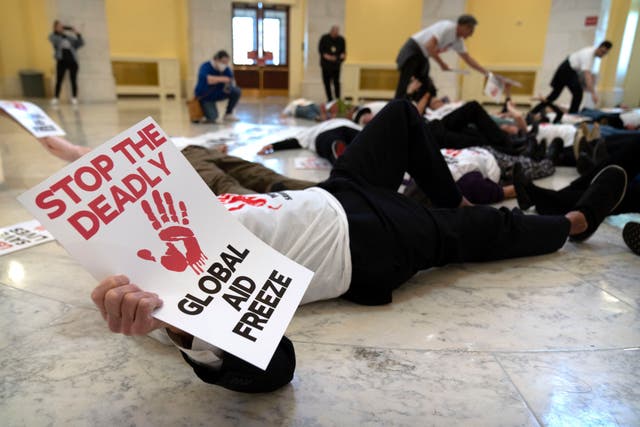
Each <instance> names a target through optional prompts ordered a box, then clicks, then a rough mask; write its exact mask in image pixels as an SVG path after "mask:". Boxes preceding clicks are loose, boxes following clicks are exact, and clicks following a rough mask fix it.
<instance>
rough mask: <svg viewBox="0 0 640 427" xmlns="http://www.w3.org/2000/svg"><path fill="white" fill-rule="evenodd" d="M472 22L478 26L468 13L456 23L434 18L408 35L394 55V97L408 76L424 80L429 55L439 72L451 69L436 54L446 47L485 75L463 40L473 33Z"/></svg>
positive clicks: (399, 95)
mask: <svg viewBox="0 0 640 427" xmlns="http://www.w3.org/2000/svg"><path fill="white" fill-rule="evenodd" d="M476 25H478V21H477V20H476V18H474V17H473V16H471V15H461V16H460V17H459V18H458V22H457V23H455V22H453V21H448V20H444V21H438V22H436V23H435V24H433V25H431V26H429V27H427V28H425V29H423V30H421V31H418V32H417V33H415V34H414V35H412V36H411V37H410V38H409V40H407V42H406V43H405V44H404V45H403V46H402V48H401V49H400V52H399V53H398V57H397V58H396V64H397V65H398V70H400V80H399V81H398V87H397V88H396V95H395V97H396V99H398V98H403V97H404V96H405V93H406V89H407V85H408V84H409V81H410V80H411V77H414V78H416V79H418V80H420V81H427V77H428V76H429V68H430V67H429V58H432V59H433V60H434V61H436V62H437V63H438V65H440V68H442V70H443V71H449V70H451V68H450V67H449V65H447V63H446V62H444V61H443V60H442V58H440V54H441V53H443V52H446V51H447V50H449V49H453V50H455V51H456V52H458V55H460V58H462V59H463V60H464V62H466V63H467V64H468V65H469V66H470V67H471V68H473V69H474V70H478V71H479V72H481V73H482V74H484V75H487V74H488V72H487V70H485V69H484V68H483V67H482V66H481V65H480V64H478V62H477V61H476V60H475V59H473V58H472V57H471V55H469V54H468V53H467V51H466V50H465V47H464V39H466V38H467V37H470V36H471V35H472V34H473V31H474V30H475V28H476Z"/></svg>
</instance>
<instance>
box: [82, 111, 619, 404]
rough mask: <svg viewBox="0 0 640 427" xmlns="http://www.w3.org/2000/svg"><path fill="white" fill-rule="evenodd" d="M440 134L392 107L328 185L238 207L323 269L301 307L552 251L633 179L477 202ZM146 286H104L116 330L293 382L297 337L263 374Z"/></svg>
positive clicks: (383, 299) (259, 384)
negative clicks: (459, 184) (435, 138)
mask: <svg viewBox="0 0 640 427" xmlns="http://www.w3.org/2000/svg"><path fill="white" fill-rule="evenodd" d="M390 140H393V142H394V143H393V144H389V141H390ZM430 140H431V135H430V134H429V131H428V130H427V129H426V128H425V126H423V122H422V117H421V116H420V114H418V112H417V110H416V108H415V107H414V106H413V105H412V104H411V103H409V102H407V101H394V102H391V103H390V104H389V105H388V106H386V107H385V108H384V109H383V110H382V111H381V112H380V113H379V114H378V115H377V116H376V117H375V118H374V119H373V120H372V121H371V122H370V123H369V124H368V125H367V126H366V127H365V128H364V129H363V131H362V132H361V133H360V134H359V135H358V136H357V137H356V139H355V140H354V141H353V142H352V143H351V144H350V145H349V147H347V149H346V151H345V152H344V154H343V155H342V156H340V158H339V159H338V160H337V161H336V163H335V165H334V167H333V169H332V171H331V174H330V176H329V178H328V179H327V180H326V181H324V182H322V183H320V184H318V185H317V187H312V188H309V189H306V190H300V191H286V192H283V193H280V194H281V195H282V197H281V199H282V201H283V203H282V205H283V206H282V208H280V209H278V210H270V209H265V208H264V207H260V206H249V207H248V209H241V210H235V211H232V214H234V215H236V216H237V218H238V220H239V221H240V222H241V223H243V224H244V225H245V226H246V227H247V228H248V229H249V230H251V231H252V232H253V233H255V234H256V235H257V236H258V237H260V238H261V239H263V240H264V241H265V242H266V243H267V244H269V245H271V246H272V247H273V248H274V249H276V250H278V251H280V252H281V253H283V254H285V255H287V256H288V257H290V258H291V259H293V260H294V261H296V262H299V263H300V264H302V265H304V266H305V267H307V268H309V269H310V270H312V271H314V272H315V275H314V277H313V279H312V281H311V283H310V285H309V288H308V290H307V292H306V294H305V296H304V297H303V300H302V303H307V302H311V301H318V300H326V299H331V298H337V297H342V298H345V299H347V300H349V301H353V302H355V303H358V304H366V305H381V304H388V303H390V302H391V300H392V292H393V290H394V289H396V288H397V287H399V286H400V285H402V284H403V283H404V282H405V281H407V280H408V279H409V278H410V277H412V276H413V275H414V274H415V273H416V272H418V271H420V270H424V269H428V268H430V267H435V266H443V265H446V264H448V263H460V262H479V261H492V260H499V259H506V258H512V257H522V256H532V255H539V254H546V253H550V252H554V251H556V250H558V249H559V248H560V247H562V246H563V245H564V243H565V241H566V240H567V238H569V237H571V238H572V239H574V240H578V241H580V240H584V239H586V238H587V237H589V236H590V235H591V234H592V233H593V232H594V231H595V230H596V229H597V228H598V226H599V225H600V223H601V222H602V221H603V219H604V217H605V216H606V215H607V214H608V213H609V211H610V210H611V209H612V208H613V206H614V205H615V204H616V202H617V198H618V197H619V196H620V195H621V194H622V193H623V192H624V188H623V187H625V186H626V178H625V177H621V176H617V175H616V176H613V177H611V176H608V179H607V180H606V182H600V181H598V180H596V181H595V182H594V183H593V184H592V185H591V187H590V189H589V190H588V191H587V192H585V194H584V195H583V197H581V198H580V200H579V201H578V202H577V203H576V206H575V209H573V210H572V211H570V212H568V213H567V214H565V215H561V216H536V215H524V214H523V213H522V212H521V211H520V210H518V209H514V210H511V211H510V210H508V209H506V208H501V209H495V208H492V207H487V206H470V204H469V203H468V202H467V201H466V200H465V199H464V198H463V197H462V196H461V195H460V192H459V191H458V189H457V188H456V186H455V183H454V181H453V178H452V176H451V173H450V172H449V169H448V168H447V165H446V163H445V162H444V159H443V158H442V155H441V154H440V151H439V148H438V147H437V145H436V144H434V143H430ZM405 171H406V172H408V173H410V174H411V176H412V177H413V178H414V179H415V181H416V182H417V184H418V185H419V186H420V187H421V189H422V190H423V191H424V192H425V193H426V194H427V195H428V196H429V197H430V199H431V200H432V202H433V204H434V205H435V206H438V208H433V209H429V208H425V207H424V206H422V205H420V204H419V203H418V202H415V201H413V200H411V199H409V198H407V197H406V196H403V195H402V194H399V193H398V192H397V188H398V186H399V185H400V183H401V181H402V178H403V175H404V173H405ZM276 194H278V193H276ZM284 196H286V197H284ZM212 197H213V195H212ZM285 200H286V201H287V202H288V203H284V201H285ZM278 224H286V227H282V226H278ZM212 232H215V227H212ZM372 236H375V238H372ZM123 273H126V272H123ZM144 288H145V284H144V283H136V284H133V283H130V281H129V280H128V279H127V277H126V276H110V277H107V278H105V279H104V280H103V281H102V282H100V284H99V285H98V286H97V287H96V288H95V289H94V291H93V293H92V300H93V302H94V303H95V304H96V306H97V307H98V309H99V310H100V312H101V313H102V316H103V317H104V319H105V321H106V323H107V324H108V327H109V329H110V330H111V331H112V332H114V333H123V334H126V335H143V334H147V333H150V332H152V331H154V330H156V329H160V330H166V331H167V333H168V334H169V336H170V337H171V338H172V341H173V342H174V343H175V344H176V345H177V346H178V347H179V348H180V349H181V351H182V355H183V357H184V359H185V361H186V362H187V363H188V364H189V365H190V366H191V367H192V368H193V370H194V372H195V373H196V375H197V376H198V377H200V378H201V379H202V380H203V381H206V382H208V383H212V384H217V385H219V386H222V387H226V388H228V389H232V390H236V391H241V392H267V391H272V390H275V389H278V388H280V387H282V386H284V385H286V384H287V383H289V382H290V381H291V379H292V378H293V373H294V370H295V366H296V359H295V352H294V348H293V344H292V343H291V341H290V340H289V339H287V338H286V337H283V338H282V340H281V342H280V343H279V345H278V347H277V349H276V351H275V353H274V355H273V357H272V359H271V361H270V363H269V365H268V367H267V369H266V370H264V371H263V370H260V369H259V368H256V367H254V366H252V365H250V364H248V363H246V362H244V361H242V360H240V359H238V358H237V357H235V356H233V355H231V354H228V353H225V352H223V351H222V350H220V349H218V348H215V347H213V346H210V345H208V344H205V343H203V342H201V341H199V340H198V339H194V338H193V337H192V336H190V335H189V334H187V333H185V332H183V331H181V330H178V329H176V328H173V327H171V326H170V325H167V324H165V323H163V322H161V321H159V320H157V319H154V318H153V317H152V313H153V311H154V309H156V308H158V307H160V306H161V305H162V300H161V299H160V298H159V297H158V295H156V294H153V293H150V292H146V291H145V290H144Z"/></svg>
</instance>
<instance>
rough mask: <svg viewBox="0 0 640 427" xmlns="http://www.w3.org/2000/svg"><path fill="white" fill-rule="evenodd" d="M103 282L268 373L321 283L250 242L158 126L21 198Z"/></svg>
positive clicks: (141, 126)
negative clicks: (154, 301) (138, 292)
mask: <svg viewBox="0 0 640 427" xmlns="http://www.w3.org/2000/svg"><path fill="white" fill-rule="evenodd" d="M19 200H20V202H21V203H22V204H23V205H24V206H25V207H26V208H27V209H29V211H31V212H32V213H33V215H34V216H35V217H36V218H38V219H39V220H40V222H41V223H42V224H43V225H44V226H45V227H46V228H47V229H48V230H49V231H51V233H52V234H53V235H54V236H56V238H57V239H58V241H59V242H60V243H61V244H62V245H63V246H64V247H65V248H66V249H67V251H69V253H70V254H71V255H72V256H73V257H74V258H76V259H77V260H78V261H79V262H80V263H81V264H82V265H83V266H84V267H85V268H86V269H87V270H88V271H89V272H90V273H91V274H92V275H93V276H94V277H95V278H96V279H97V280H102V279H104V278H105V277H106V276H108V275H112V274H126V275H127V276H128V277H129V278H130V279H131V281H132V282H133V283H135V284H138V285H139V286H141V287H142V288H143V289H145V290H148V291H151V292H155V293H157V294H158V295H160V297H161V298H162V299H163V301H164V305H163V307H162V308H161V309H159V310H158V311H156V313H155V314H154V316H155V317H156V318H158V319H160V320H162V321H164V322H167V323H169V324H171V325H174V326H175V327H177V328H180V329H182V330H184V331H187V332H189V333H191V334H192V335H194V336H196V337H198V338H200V339H202V340H204V341H207V342H209V343H211V344H213V345H215V346H218V347H220V348H222V349H223V350H225V351H227V352H229V353H232V354H234V355H236V356H238V357H240V358H242V359H244V360H246V361H247V362H249V363H252V364H254V365H256V366H258V367H259V368H262V369H265V368H266V367H267V365H268V363H269V361H270V360H271V357H272V355H273V352H274V351H275V349H276V347H277V345H278V343H279V341H280V339H281V337H282V335H283V334H284V331H285V329H286V327H287V325H288V324H289V322H290V321H291V318H292V317H293V314H294V312H295V310H296V309H297V307H298V304H299V302H300V300H301V298H302V296H303V295H304V293H305V291H306V288H307V286H308V284H309V282H310V280H311V277H312V276H313V273H312V272H311V271H309V270H308V269H306V268H305V267H302V266H300V265H298V264H297V263H295V262H293V261H291V260H290V259H288V258H287V257H285V256H283V255H282V254H280V253H279V252H277V251H275V250H274V249H272V248H271V247H269V246H267V245H266V244H265V243H264V242H262V240H260V239H258V238H257V237H256V236H255V235H253V234H252V233H250V232H249V231H248V230H247V229H246V228H245V227H244V226H243V225H242V224H240V222H238V221H237V220H236V219H235V218H234V217H233V216H232V214H230V213H229V212H228V211H227V210H226V209H225V207H224V206H223V205H222V204H221V203H220V202H219V201H218V200H217V198H216V197H215V195H214V194H213V193H212V192H211V190H210V189H209V187H207V185H206V184H205V183H204V181H203V180H202V179H201V178H200V177H199V176H198V174H197V173H196V171H195V170H194V169H193V167H191V165H190V164H189V163H188V162H187V160H186V159H185V158H184V156H183V155H182V154H181V153H180V152H179V151H178V150H177V149H176V147H175V146H174V145H173V144H172V143H171V141H170V140H169V138H168V137H167V136H166V134H165V133H164V131H163V130H162V129H160V127H159V126H158V124H157V123H156V122H155V121H154V120H153V119H151V118H147V119H145V120H143V121H141V122H140V123H138V124H137V125H135V126H133V127H132V128H130V129H129V130H127V131H125V132H123V133H121V134H120V135H118V136H116V137H115V138H113V139H111V140H110V141H108V142H106V143H105V144H103V145H101V146H100V147H98V148H97V149H95V150H93V151H92V152H90V153H88V154H87V155H85V156H84V157H82V158H81V159H79V160H77V161H76V162H74V163H72V164H70V165H69V166H68V167H66V168H64V169H62V170H61V171H59V172H58V173H56V174H55V175H53V176H52V177H50V178H49V179H47V180H46V181H44V182H43V183H41V184H40V185H38V186H36V187H34V188H32V189H30V190H29V191H27V192H25V193H24V194H22V195H20V197H19Z"/></svg>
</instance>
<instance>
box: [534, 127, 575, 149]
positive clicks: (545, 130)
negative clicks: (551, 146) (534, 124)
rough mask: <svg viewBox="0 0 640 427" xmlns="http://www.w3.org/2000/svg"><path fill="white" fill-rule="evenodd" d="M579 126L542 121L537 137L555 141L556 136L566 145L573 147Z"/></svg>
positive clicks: (540, 139) (539, 139)
mask: <svg viewBox="0 0 640 427" xmlns="http://www.w3.org/2000/svg"><path fill="white" fill-rule="evenodd" d="M576 131H577V128H576V127H575V126H574V125H564V124H552V123H540V127H539V128H538V134H537V135H536V139H537V140H538V141H542V140H543V139H546V140H547V142H551V141H553V139H554V138H561V139H562V142H563V146H564V147H571V146H572V145H573V141H574V139H575V137H576Z"/></svg>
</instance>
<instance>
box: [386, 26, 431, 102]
mask: <svg viewBox="0 0 640 427" xmlns="http://www.w3.org/2000/svg"><path fill="white" fill-rule="evenodd" d="M396 64H397V65H398V69H399V70H400V78H399V79H398V86H397V87H396V94H395V96H394V98H395V99H404V98H406V95H407V86H408V85H409V82H410V81H411V77H415V78H417V79H420V80H421V81H427V77H428V76H429V67H430V66H429V59H428V58H426V57H425V56H424V54H423V53H422V50H420V46H418V43H416V41H415V40H413V39H412V38H410V39H409V40H407V41H406V43H405V44H404V45H403V46H402V48H401V49H400V52H399V53H398V57H397V59H396Z"/></svg>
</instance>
